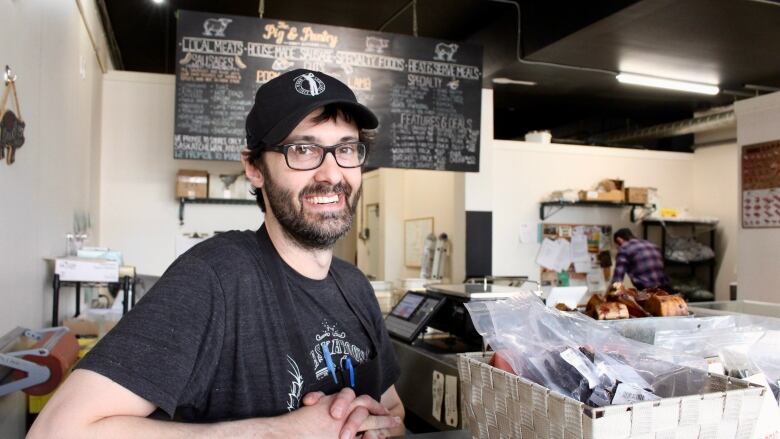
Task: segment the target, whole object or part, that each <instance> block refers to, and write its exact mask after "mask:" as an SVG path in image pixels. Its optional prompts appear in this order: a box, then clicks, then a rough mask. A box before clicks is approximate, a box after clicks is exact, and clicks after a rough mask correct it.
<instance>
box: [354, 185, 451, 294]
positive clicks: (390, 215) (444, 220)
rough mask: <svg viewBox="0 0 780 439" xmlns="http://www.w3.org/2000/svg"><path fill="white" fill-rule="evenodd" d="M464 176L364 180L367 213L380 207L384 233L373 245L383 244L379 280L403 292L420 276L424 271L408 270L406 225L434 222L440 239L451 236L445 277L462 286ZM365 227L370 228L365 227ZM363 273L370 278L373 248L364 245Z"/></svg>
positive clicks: (360, 254)
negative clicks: (372, 207) (408, 222)
mask: <svg viewBox="0 0 780 439" xmlns="http://www.w3.org/2000/svg"><path fill="white" fill-rule="evenodd" d="M463 180H464V175H463V174H462V173H455V172H445V171H427V170H405V169H379V170H376V171H372V172H369V173H367V174H365V176H364V179H363V186H364V190H363V196H364V201H363V203H364V207H363V208H362V209H361V210H360V214H359V215H360V216H359V218H358V224H361V221H362V216H363V215H364V214H365V205H368V204H373V203H379V212H380V215H379V216H380V220H379V222H380V231H379V233H375V234H374V235H373V236H372V237H371V238H370V239H379V240H380V243H379V245H378V247H379V249H380V250H379V251H380V258H379V265H380V266H379V270H378V274H377V276H378V278H379V279H380V280H387V281H391V282H394V283H395V284H396V286H400V282H401V281H402V280H403V279H405V278H416V277H419V276H420V269H419V268H408V267H406V266H405V264H404V221H405V220H407V219H414V218H426V217H432V218H433V223H434V233H436V234H437V235H438V234H440V233H442V232H444V233H447V235H448V237H449V239H450V242H451V254H450V256H449V259H448V261H447V263H446V267H445V276H446V277H449V278H450V279H451V280H452V281H454V282H461V281H462V280H463V278H464V276H465V271H466V269H465V260H466V256H465V248H464V245H465V209H464V201H463V200H464V193H463ZM363 227H365V225H363ZM358 267H359V268H360V269H361V270H363V271H364V272H368V271H369V270H368V268H367V267H368V253H367V243H366V242H364V241H358Z"/></svg>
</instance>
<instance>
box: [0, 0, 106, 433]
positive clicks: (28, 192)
mask: <svg viewBox="0 0 780 439" xmlns="http://www.w3.org/2000/svg"><path fill="white" fill-rule="evenodd" d="M92 32H93V34H94V35H96V36H98V37H101V36H100V33H101V30H100V29H92ZM6 64H8V65H9V66H11V68H12V69H13V70H14V72H15V73H16V74H17V75H18V79H17V89H18V92H19V98H20V104H21V108H22V116H23V118H24V120H25V122H26V124H27V127H26V129H25V137H26V142H25V144H24V145H23V147H22V148H21V149H19V150H18V151H17V156H16V163H14V164H13V165H11V166H9V165H7V164H6V163H5V162H2V163H0V187H2V188H4V190H3V191H0V267H2V268H0V304H2V305H0V335H1V334H4V333H5V332H7V331H9V330H11V329H13V328H14V327H15V326H24V327H30V328H39V327H42V326H44V325H47V324H48V318H49V317H48V316H50V313H51V288H50V286H49V285H50V275H49V273H48V271H47V267H46V264H45V262H44V260H43V258H44V257H53V256H59V255H61V254H63V253H64V251H65V233H67V232H68V231H71V230H72V228H73V214H74V212H76V211H82V212H91V215H92V220H93V224H94V225H97V223H96V221H97V219H98V215H97V193H98V187H97V186H96V184H95V183H96V182H97V178H96V163H97V160H96V156H97V149H98V139H97V137H98V133H99V129H100V126H99V123H98V120H99V114H100V93H101V76H102V73H101V71H100V69H99V67H98V64H97V58H96V57H95V52H94V49H93V47H92V45H91V44H90V41H89V38H88V36H87V32H86V28H85V26H84V24H83V22H82V19H81V16H80V15H79V11H78V8H77V5H76V3H75V1H53V0H51V1H43V0H39V1H11V0H0V66H2V67H4V66H5V65H6ZM82 66H83V69H84V71H83V73H84V76H83V77H82V76H81V73H80V70H81V67H82ZM1 86H2V83H0V87H1ZM72 301H73V293H72V291H64V292H63V297H62V302H63V308H64V309H63V314H64V312H66V311H67V310H68V309H72V307H73V305H72ZM24 404H25V400H24V394H23V393H21V392H16V393H14V394H12V395H8V396H6V397H2V398H0V437H3V438H17V437H23V436H24V413H25V405H24Z"/></svg>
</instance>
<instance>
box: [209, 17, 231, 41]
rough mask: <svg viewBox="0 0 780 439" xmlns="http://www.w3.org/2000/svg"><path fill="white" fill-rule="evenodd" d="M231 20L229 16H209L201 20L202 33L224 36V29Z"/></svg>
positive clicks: (210, 35)
mask: <svg viewBox="0 0 780 439" xmlns="http://www.w3.org/2000/svg"><path fill="white" fill-rule="evenodd" d="M231 21H233V20H231V19H229V18H209V19H206V21H204V22H203V35H205V36H207V37H224V36H225V29H227V26H228V24H230V22H231Z"/></svg>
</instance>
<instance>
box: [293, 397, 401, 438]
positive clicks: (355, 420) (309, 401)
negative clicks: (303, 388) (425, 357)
mask: <svg viewBox="0 0 780 439" xmlns="http://www.w3.org/2000/svg"><path fill="white" fill-rule="evenodd" d="M323 401H326V403H327V404H328V405H329V410H328V413H329V414H330V417H331V418H332V419H334V420H342V419H344V420H345V421H344V424H343V428H342V430H341V432H340V434H339V438H340V439H352V438H353V437H355V435H356V434H358V433H360V432H362V433H364V434H363V436H362V437H363V438H366V439H380V438H386V437H390V435H391V429H393V428H397V427H399V426H401V418H399V417H397V416H392V414H391V413H390V412H389V411H388V410H387V409H386V408H385V407H384V406H383V405H382V404H381V403H379V402H378V401H376V400H375V399H373V398H371V397H370V396H368V395H361V396H356V395H355V392H354V391H353V390H352V389H350V388H344V389H341V391H340V392H339V393H337V394H335V395H331V396H325V395H324V394H323V393H322V392H312V393H308V394H306V396H304V397H303V405H304V407H308V406H318V405H320V404H322V403H323Z"/></svg>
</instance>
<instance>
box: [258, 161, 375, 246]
mask: <svg viewBox="0 0 780 439" xmlns="http://www.w3.org/2000/svg"><path fill="white" fill-rule="evenodd" d="M264 190H265V194H266V196H267V197H268V204H269V205H270V208H271V210H272V211H273V214H274V216H275V217H276V219H277V221H279V224H280V225H281V226H282V230H284V232H285V234H287V236H289V237H290V238H292V239H293V240H294V241H295V242H297V243H298V244H299V245H300V246H301V247H303V248H307V249H316V250H328V249H331V248H333V246H334V245H335V244H336V241H338V240H339V239H340V238H342V237H343V236H344V235H346V234H347V232H349V230H350V229H351V228H352V223H353V220H354V218H355V210H356V206H357V201H358V200H359V199H360V196H361V194H362V191H363V188H362V186H361V187H359V188H358V190H357V192H356V193H355V197H354V199H353V198H352V197H351V195H352V187H351V186H350V185H348V184H346V183H343V182H342V183H338V184H335V185H330V184H325V183H315V184H311V185H308V186H306V187H305V188H303V190H301V191H300V193H298V196H297V198H298V206H300V208H299V209H296V207H295V203H294V202H293V197H294V195H293V193H292V191H290V190H288V189H285V188H282V187H280V186H279V185H277V184H276V183H275V182H274V181H273V179H271V178H269V176H268V174H266V179H265V185H264ZM334 193H335V194H343V195H344V208H343V209H341V210H339V211H335V212H321V213H307V212H305V211H304V206H305V203H304V197H307V196H316V195H327V194H334Z"/></svg>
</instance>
